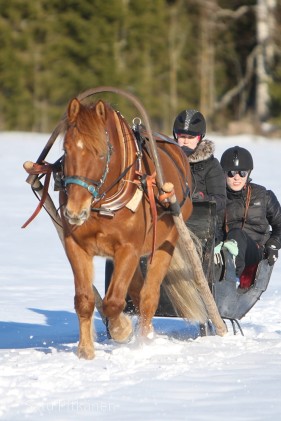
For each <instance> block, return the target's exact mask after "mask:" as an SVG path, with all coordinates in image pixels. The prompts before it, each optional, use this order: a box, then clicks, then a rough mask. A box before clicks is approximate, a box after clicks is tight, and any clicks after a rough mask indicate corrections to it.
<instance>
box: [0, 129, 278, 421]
mask: <svg viewBox="0 0 281 421" xmlns="http://www.w3.org/2000/svg"><path fill="white" fill-rule="evenodd" d="M47 139H48V136H47V135H39V134H29V133H0V162H1V174H2V177H1V183H0V192H1V195H0V196H1V205H0V221H1V222H0V224H1V225H0V227H1V237H0V238H1V240H0V241H1V253H0V267H1V272H0V280H1V293H0V419H1V420H5V421H19V420H21V421H22V420H28V421H29V420H30V421H31V420H32V421H38V420H41V419H42V420H60V421H64V420H78V419H79V420H96V419H98V420H110V421H113V420H120V421H121V420H122V421H124V420H132V419H134V420H151V421H152V420H153V421H157V420H161V421H162V420H190V421H195V420H196V421H197V420H198V421H201V420H208V421H220V420H223V421H225V420H228V421H237V420H239V421H257V420H259V421H267V420H270V421H278V420H280V419H281V399H280V390H281V285H280V283H281V279H280V278H281V264H280V261H278V262H277V264H276V265H275V268H274V271H273V275H272V278H271V281H270V284H269V287H268V289H267V291H266V292H265V293H264V294H263V295H262V297H261V300H260V301H259V302H258V303H257V304H256V305H255V307H254V308H253V309H252V310H251V311H250V312H249V313H248V314H247V315H246V317H245V318H244V319H242V321H241V325H242V328H243V330H244V334H245V336H244V337H242V336H241V335H238V336H234V335H233V334H232V332H229V333H228V334H227V335H226V336H225V337H223V338H221V337H216V336H212V337H204V338H198V339H196V340H192V339H190V331H189V327H188V326H187V325H186V324H185V322H183V321H182V320H180V319H172V320H165V319H161V318H158V319H155V322H154V325H155V329H156V332H157V335H156V338H155V340H154V341H152V342H151V343H150V344H149V345H148V344H145V345H144V344H140V343H138V341H137V340H132V342H130V343H129V344H126V345H116V344H115V343H113V342H112V341H110V340H108V339H107V337H106V333H105V327H104V325H103V323H102V321H101V319H100V317H99V315H98V313H96V317H95V329H96V340H95V341H96V344H95V345H96V350H97V352H96V358H95V359H94V360H92V361H84V360H79V359H78V358H77V357H76V355H75V351H76V349H77V341H78V324H77V320H76V315H75V312H74V309H73V295H74V288H73V280H72V274H71V270H70V267H69V264H68V261H67V259H66V257H65V255H64V252H63V249H62V246H61V244H60V241H59V239H58V237H57V234H56V232H55V229H54V228H53V225H52V223H51V221H50V220H49V219H48V216H47V215H46V214H45V212H44V211H42V212H41V213H40V214H39V216H38V217H37V218H36V219H35V221H34V222H33V223H32V224H31V225H30V226H29V227H28V228H26V229H24V230H23V229H21V225H22V224H23V223H24V222H25V221H26V219H27V218H28V217H29V216H30V215H31V213H32V212H33V210H34V209H35V206H36V205H37V200H36V198H35V197H34V196H33V195H32V193H31V190H30V187H29V186H28V184H27V183H25V179H26V173H25V172H24V170H23V168H22V164H23V162H24V161H26V160H36V159H37V157H38V155H39V153H40V152H41V150H42V148H43V146H44V145H45V143H46V141H47ZM212 139H213V140H214V141H215V142H216V155H217V157H218V158H220V156H221V154H222V152H223V151H224V150H225V149H226V148H228V147H230V146H235V145H236V144H238V145H240V146H244V147H246V148H248V149H249V150H250V151H251V152H252V155H253V157H254V161H255V169H254V171H253V173H252V175H253V179H254V181H255V182H257V183H261V184H264V185H266V186H267V187H268V188H271V189H272V190H273V191H274V192H275V193H276V195H277V197H279V199H280V200H281V183H280V176H281V165H280V156H281V141H277V140H265V139H263V138H258V137H249V136H240V137H232V138H231V137H227V138H224V137H222V136H219V135H215V134H214V135H213V136H212ZM59 143H60V142H58V148H59V146H60V145H59ZM53 154H54V157H55V158H58V157H59V152H58V151H57V150H54V152H53ZM51 157H52V156H51ZM50 161H52V159H50ZM95 265H96V276H95V283H96V286H97V287H98V289H99V291H100V292H101V294H103V289H104V287H103V283H104V261H103V259H101V258H96V261H95Z"/></svg>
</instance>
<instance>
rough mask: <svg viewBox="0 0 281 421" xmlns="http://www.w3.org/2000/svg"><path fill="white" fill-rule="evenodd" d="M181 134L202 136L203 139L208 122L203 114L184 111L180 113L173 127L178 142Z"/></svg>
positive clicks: (194, 111)
mask: <svg viewBox="0 0 281 421" xmlns="http://www.w3.org/2000/svg"><path fill="white" fill-rule="evenodd" d="M179 133H185V134H189V135H191V136H200V137H201V139H203V137H204V136H205V134H206V121H205V118H204V116H203V114H201V113H200V112H199V111H196V110H184V111H182V112H181V113H179V115H178V116H177V118H176V119H175V121H174V127H173V135H174V138H175V139H176V140H177V138H178V134H179Z"/></svg>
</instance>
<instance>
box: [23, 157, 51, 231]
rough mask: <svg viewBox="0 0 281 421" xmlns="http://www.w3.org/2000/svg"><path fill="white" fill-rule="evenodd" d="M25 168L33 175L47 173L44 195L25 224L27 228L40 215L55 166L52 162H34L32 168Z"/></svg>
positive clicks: (24, 226)
mask: <svg viewBox="0 0 281 421" xmlns="http://www.w3.org/2000/svg"><path fill="white" fill-rule="evenodd" d="M25 170H26V171H27V172H28V173H29V174H32V175H37V174H42V173H44V174H46V178H45V182H44V186H43V194H42V197H41V199H40V202H39V204H38V206H37V208H36V209H35V211H34V212H33V214H32V215H31V217H30V218H28V220H27V221H26V222H25V223H24V224H23V226H22V228H26V227H27V225H29V224H30V222H32V221H33V219H34V218H35V217H36V216H37V215H38V213H39V212H40V210H41V209H42V208H43V206H44V203H45V200H46V198H47V195H48V190H49V184H50V179H51V174H52V170H53V167H52V165H51V164H42V165H41V164H35V163H33V166H32V167H30V168H26V167H25Z"/></svg>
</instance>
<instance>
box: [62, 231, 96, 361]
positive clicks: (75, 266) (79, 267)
mask: <svg viewBox="0 0 281 421" xmlns="http://www.w3.org/2000/svg"><path fill="white" fill-rule="evenodd" d="M66 250H67V255H68V258H69V261H70V264H71V267H72V270H73V274H74V283H75V297H74V305H75V310H76V313H77V316H78V320H79V331H80V336H79V345H78V351H77V354H78V357H79V358H85V359H87V360H90V359H92V358H94V356H95V353H94V341H93V326H92V319H93V312H94V308H95V298H94V293H93V288H92V280H93V258H92V257H91V256H89V255H88V254H87V253H85V251H84V250H82V249H81V248H80V247H78V246H77V245H76V243H74V242H73V241H71V240H70V239H68V240H67V241H66Z"/></svg>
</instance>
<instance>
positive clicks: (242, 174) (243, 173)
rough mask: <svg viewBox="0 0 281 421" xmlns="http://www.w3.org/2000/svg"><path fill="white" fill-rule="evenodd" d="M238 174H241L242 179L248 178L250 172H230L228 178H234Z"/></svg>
mask: <svg viewBox="0 0 281 421" xmlns="http://www.w3.org/2000/svg"><path fill="white" fill-rule="evenodd" d="M236 174H239V175H240V177H242V178H244V177H247V175H248V171H228V173H227V177H230V178H232V177H235V175H236Z"/></svg>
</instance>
